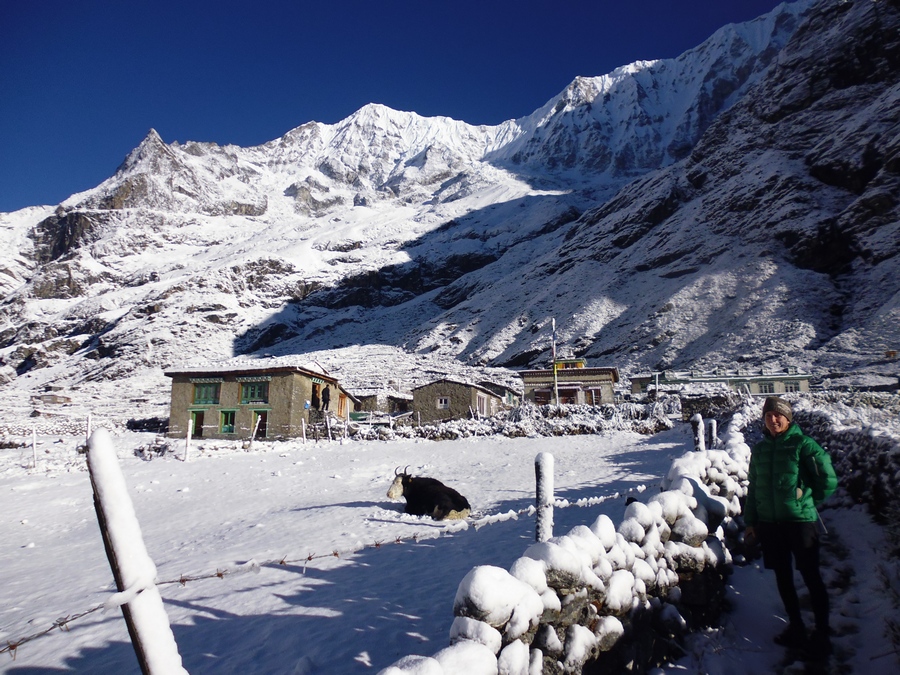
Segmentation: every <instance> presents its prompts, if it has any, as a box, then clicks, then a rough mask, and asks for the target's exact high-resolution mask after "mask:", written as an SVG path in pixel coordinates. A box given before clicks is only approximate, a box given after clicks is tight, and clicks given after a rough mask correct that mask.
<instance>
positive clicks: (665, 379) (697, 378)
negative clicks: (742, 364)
mask: <svg viewBox="0 0 900 675" xmlns="http://www.w3.org/2000/svg"><path fill="white" fill-rule="evenodd" d="M684 385H719V386H727V387H728V388H729V389H731V390H733V391H736V392H740V393H743V394H747V393H749V394H757V395H762V396H765V395H769V394H787V393H790V392H795V391H797V392H805V391H809V374H808V373H802V372H800V371H799V370H798V369H797V368H795V367H793V366H789V367H788V368H786V369H784V370H778V369H765V368H763V369H750V368H738V369H731V370H729V369H728V368H722V367H720V368H716V369H715V370H708V371H702V370H684V371H675V370H665V371H662V372H659V373H640V374H638V375H633V376H632V377H631V393H632V394H641V393H646V392H647V391H648V390H652V389H662V388H664V387H671V388H673V389H681V388H683V386H684Z"/></svg>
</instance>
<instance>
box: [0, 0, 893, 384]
mask: <svg viewBox="0 0 900 675" xmlns="http://www.w3.org/2000/svg"><path fill="white" fill-rule="evenodd" d="M871 4H872V7H869V6H868V5H866V4H865V3H863V2H848V3H834V2H830V1H819V2H800V3H791V4H790V5H782V6H780V7H779V8H777V9H776V10H775V11H773V12H772V13H770V14H769V15H766V16H765V17H761V18H760V19H757V20H755V21H754V22H749V24H742V25H741V26H732V27H725V28H723V29H721V30H720V31H718V32H717V33H716V34H714V36H712V37H711V38H710V39H709V40H708V41H706V42H705V43H704V45H701V46H699V47H697V48H695V49H694V50H691V51H690V52H687V53H686V54H685V55H682V56H681V57H678V59H672V60H667V61H657V62H641V63H638V64H632V66H626V67H623V68H620V69H617V71H614V74H611V75H609V76H601V77H599V78H583V77H579V78H576V79H575V80H573V82H572V83H571V84H570V85H569V87H567V88H566V89H565V90H564V91H563V92H561V93H560V94H559V95H558V96H557V97H554V98H553V99H551V101H550V102H548V103H547V104H546V105H545V106H542V108H539V109H538V110H537V111H535V112H534V113H532V114H531V115H527V116H525V117H522V118H519V119H518V120H510V121H507V122H504V123H503V124H501V125H497V126H494V127H487V126H479V127H474V126H471V125H467V124H465V123H463V122H458V121H455V120H450V119H449V118H442V117H435V118H421V117H419V116H417V115H416V114H415V113H404V112H399V111H393V110H390V109H389V108H386V107H384V106H380V105H378V104H370V105H367V106H364V107H363V108H361V109H360V110H359V111H357V112H356V113H354V114H353V115H351V116H350V117H348V118H347V119H346V120H343V121H342V122H339V123H338V124H335V125H323V124H320V123H316V122H309V123H306V124H303V125H301V126H299V127H296V128H295V129H292V130H291V131H289V132H288V133H287V134H285V135H284V136H283V137H281V138H280V139H275V140H273V141H269V142H267V143H264V144H262V145H259V146H254V147H251V148H239V147H237V146H218V145H216V144H210V143H196V142H187V143H184V144H179V143H173V144H168V145H167V144H166V143H164V142H163V141H162V139H161V138H160V137H159V135H158V134H157V133H156V132H155V131H153V130H151V132H149V133H148V135H147V137H146V138H145V139H144V141H142V143H141V144H139V145H138V146H137V147H136V148H135V150H133V151H132V152H131V153H129V155H128V157H126V159H125V161H124V162H123V164H122V165H121V166H120V167H119V169H118V170H117V172H116V174H115V175H114V176H112V177H110V179H108V180H107V181H104V182H103V183H101V184H100V185H99V186H97V187H96V188H94V189H92V190H88V191H85V192H82V193H79V194H76V195H73V196H72V197H70V198H69V199H67V200H65V201H64V202H63V203H62V204H61V205H59V206H58V207H56V208H55V209H53V208H52V207H47V208H32V209H26V210H23V211H20V212H16V213H14V214H0V234H2V236H3V237H4V239H3V241H4V243H6V244H7V250H8V251H11V252H12V254H8V255H7V256H6V259H4V260H3V261H2V264H0V267H2V269H0V271H4V272H5V273H6V274H5V275H0V279H2V282H3V283H4V284H5V286H3V287H2V288H3V289H4V303H3V316H4V319H5V325H6V328H5V329H4V330H3V331H0V337H2V338H3V341H2V342H0V345H2V348H0V360H2V363H3V364H4V369H5V374H6V375H5V376H6V379H7V380H8V381H9V382H8V384H7V386H6V388H7V389H8V390H9V392H10V394H9V395H10V396H12V395H14V392H15V391H16V390H17V389H19V388H26V389H28V388H30V389H39V388H40V387H43V386H49V385H51V384H52V385H54V386H57V385H62V386H73V385H77V386H81V385H87V383H94V384H95V385H96V386H100V385H102V384H103V383H111V382H116V381H119V380H122V379H128V378H133V377H135V376H136V374H137V373H143V374H146V373H155V374H154V375H152V377H155V378H156V379H155V381H156V382H157V385H156V386H157V387H159V388H161V387H163V386H164V384H165V380H164V378H162V377H161V375H160V374H159V373H160V370H161V369H163V368H166V367H169V366H170V365H172V364H174V363H176V362H178V361H179V360H183V359H184V358H190V359H211V360H216V359H221V358H227V357H230V356H235V355H252V354H258V355H263V354H270V355H274V356H278V355H289V354H297V353H300V354H305V353H315V354H318V355H319V356H320V357H321V358H320V360H321V361H322V362H323V363H326V365H328V366H329V367H331V368H335V369H336V370H339V371H342V372H343V373H344V376H345V377H346V378H350V379H352V380H355V381H356V383H357V384H358V386H363V385H366V384H371V383H373V382H376V381H380V380H381V379H383V377H384V373H385V372H391V371H396V372H398V373H399V372H402V373H403V379H404V380H405V381H407V382H412V381H414V380H415V378H416V377H420V378H421V377H425V376H427V375H428V374H432V373H435V372H440V371H441V369H443V370H444V371H445V372H449V371H453V370H455V369H457V370H458V369H461V368H465V367H471V368H476V369H483V370H490V371H492V373H493V374H494V375H499V374H500V373H499V372H498V371H497V369H498V367H499V368H500V369H501V370H502V368H510V367H520V366H526V365H534V364H536V363H541V362H543V361H545V360H546V359H547V356H548V354H549V349H550V344H549V341H550V332H549V323H550V319H551V317H555V318H556V319H557V325H558V326H559V327H560V330H559V332H558V336H559V339H560V348H561V349H562V350H564V351H566V352H568V353H573V354H577V355H583V356H585V357H587V358H589V360H591V361H592V362H598V361H603V362H608V363H609V364H610V365H618V366H619V367H620V368H621V370H622V372H623V374H624V375H626V376H627V374H628V373H629V372H634V371H636V370H645V369H662V368H668V367H679V366H684V365H686V364H694V365H697V366H698V367H701V366H702V367H705V366H713V365H717V364H718V363H732V362H735V361H738V362H741V363H747V364H751V365H761V364H770V363H779V364H781V365H797V366H799V367H802V368H805V369H808V370H818V371H825V372H827V371H833V370H850V371H866V370H868V371H871V372H887V371H889V370H890V368H891V364H890V363H886V362H885V363H881V362H880V361H879V359H878V358H876V356H877V355H878V353H879V351H881V353H882V354H883V353H884V351H886V350H887V349H888V348H890V347H891V346H892V345H896V344H898V343H900V336H898V335H897V329H896V321H895V320H896V317H897V315H898V308H897V305H898V295H897V283H896V281H894V279H895V278H896V275H895V274H894V273H895V272H896V254H897V250H896V245H895V243H894V242H895V241H896V240H897V239H900V237H895V238H894V239H892V236H893V235H895V234H896V229H897V204H896V199H895V198H894V197H893V196H892V195H894V194H897V192H896V188H897V183H896V174H897V169H896V166H897V163H898V160H897V143H896V140H895V139H894V137H893V136H891V134H892V133H893V132H892V129H894V126H893V125H894V124H895V123H896V112H895V110H896V108H897V106H895V105H892V104H894V103H895V102H896V99H897V79H896V76H895V75H894V74H893V70H892V69H893V68H894V66H895V65H897V53H896V45H895V42H896V40H894V42H892V41H891V36H892V35H893V33H891V30H893V28H894V27H895V26H896V25H897V8H896V3H895V2H889V1H888V0H881V1H880V2H877V3H871ZM840 31H843V32H840ZM823 64H824V65H823ZM810 76H813V77H814V78H815V79H814V81H811V80H810ZM673 82H674V83H676V84H673ZM682 82H685V83H687V82H690V83H691V86H690V87H688V86H684V87H681V86H680V85H678V83H682ZM810 82H812V84H810ZM663 84H665V85H666V86H663ZM603 87H607V89H606V90H603ZM673 88H674V90H673ZM686 92H688V93H686ZM601 94H602V95H601ZM607 97H609V98H608V99H607ZM588 99H590V100H588ZM598 99H599V100H601V103H602V104H601V105H598V104H597V101H598ZM619 122H623V123H619ZM610 130H614V131H615V132H616V133H620V134H621V137H620V138H618V140H617V139H616V138H614V137H613V135H612V134H611V131H610ZM860 139H865V141H863V140H860ZM792 289H798V290H799V289H803V291H804V292H803V293H800V294H799V297H798V294H797V293H794V292H792ZM873 312H874V316H870V314H872V313H873ZM354 350H355V352H358V353H359V354H370V355H371V354H373V353H378V354H379V356H378V357H377V358H371V357H368V358H364V357H360V358H358V359H357V358H355V357H354V356H353V352H354ZM388 355H391V356H390V357H389V356H388ZM882 360H883V359H882ZM347 364H353V367H355V368H358V369H359V371H360V372H354V371H353V367H349V366H348V365H347ZM423 364H428V365H427V366H425V365H423ZM507 375H509V374H508V373H507Z"/></svg>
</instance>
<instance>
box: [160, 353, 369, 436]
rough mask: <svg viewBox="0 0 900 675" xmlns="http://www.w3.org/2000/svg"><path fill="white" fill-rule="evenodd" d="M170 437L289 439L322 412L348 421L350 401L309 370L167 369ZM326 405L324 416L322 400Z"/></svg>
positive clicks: (237, 365) (259, 366) (239, 364)
mask: <svg viewBox="0 0 900 675" xmlns="http://www.w3.org/2000/svg"><path fill="white" fill-rule="evenodd" d="M165 375H166V376H167V377H171V378H172V397H171V405H170V411H169V435H170V436H184V435H185V434H186V433H187V432H188V428H190V429H191V435H192V436H193V437H195V438H201V437H202V438H221V439H231V440H237V439H244V438H249V437H250V436H251V435H253V433H254V429H255V430H256V435H255V437H256V438H275V437H292V436H300V435H302V434H303V432H304V429H305V427H306V426H308V425H309V424H310V423H315V422H317V421H319V420H320V419H321V418H322V417H323V416H324V415H325V414H326V412H327V414H330V415H332V416H334V417H337V418H338V419H342V420H346V419H348V418H349V415H350V411H351V410H352V409H353V406H354V404H355V399H354V398H353V396H352V395H350V394H349V393H347V392H346V391H345V390H344V389H343V388H342V387H341V386H340V383H339V382H338V381H337V380H336V379H335V378H334V377H331V376H330V375H328V374H327V373H325V372H324V371H321V370H318V369H315V368H313V367H304V366H299V365H287V364H279V363H277V362H274V363H268V362H264V361H263V362H259V363H255V362H253V361H236V362H234V363H233V364H231V365H229V366H227V367H209V366H203V367H195V368H185V369H181V370H170V371H167V372H166V373H165ZM326 399H327V400H328V405H327V411H326V410H325V408H326V406H325V400H326Z"/></svg>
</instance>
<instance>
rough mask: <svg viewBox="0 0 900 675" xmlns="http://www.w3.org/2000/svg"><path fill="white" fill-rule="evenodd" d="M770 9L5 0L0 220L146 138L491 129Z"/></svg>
mask: <svg viewBox="0 0 900 675" xmlns="http://www.w3.org/2000/svg"><path fill="white" fill-rule="evenodd" d="M777 4H779V3H778V2H776V1H775V0H630V1H625V0H620V2H616V3H612V2H605V1H603V0H554V1H546V0H544V1H537V0H518V1H516V2H512V1H508V0H453V1H452V2H450V1H444V0H380V1H377V0H368V1H366V2H363V1H357V0H347V1H342V0H324V1H321V2H320V1H318V0H315V1H312V2H307V1H304V0H292V1H290V2H287V1H284V0H252V1H248V0H244V1H239V0H218V1H216V2H213V1H208V0H178V1H176V0H150V1H147V0H124V1H123V0H0V212H2V211H12V210H16V209H19V208H22V207H25V206H30V205H37V204H57V203H59V202H60V201H62V200H64V199H65V198H66V197H68V196H69V195H70V194H73V193H75V192H79V191H81V190H86V189H88V188H91V187H94V186H95V185H97V184H98V183H100V182H101V181H103V180H104V179H106V178H108V177H109V176H111V175H112V174H113V173H114V172H115V170H116V167H118V166H119V164H120V163H121V161H122V160H123V159H124V157H125V155H126V154H128V152H129V151H130V150H131V149H132V148H134V147H135V146H136V145H137V144H138V143H140V141H141V140H142V139H143V138H144V136H145V135H146V134H147V131H148V130H149V129H151V128H154V129H156V130H157V131H158V132H159V134H160V135H161V136H162V138H163V139H164V140H165V141H166V142H172V141H175V140H177V141H182V142H183V141H186V140H194V141H209V142H216V143H220V144H224V143H235V144H237V145H243V146H248V145H256V144H259V143H264V142H265V141H269V140H272V139H274V138H278V137H279V136H281V135H283V134H284V133H285V132H287V131H289V130H290V129H292V128H294V127H297V126H299V125H301V124H303V123H305V122H309V121H312V120H314V121H317V122H324V123H329V124H331V123H334V122H337V121H339V120H341V119H343V118H345V117H347V116H348V115H350V114H351V113H353V112H354V111H356V110H358V109H359V108H360V107H362V106H363V105H365V104H366V103H373V102H374V103H382V104H384V105H387V106H390V107H391V108H395V109H398V110H409V111H414V112H417V113H419V114H421V115H425V116H435V115H445V116H448V117H452V118H454V119H459V120H463V121H465V122H469V123H472V124H497V123H500V122H502V121H504V120H507V119H513V118H517V117H522V116H525V115H528V114H529V113H531V112H533V111H534V110H535V109H537V108H538V107H540V106H541V105H543V104H544V103H546V102H547V101H548V100H549V99H550V98H552V97H553V96H555V95H556V94H558V93H559V92H560V91H562V90H563V89H564V88H565V87H566V85H568V84H569V83H570V82H571V81H572V80H573V79H574V78H575V77H576V76H579V75H582V76H596V75H603V74H606V73H608V72H610V71H611V70H613V69H614V68H616V67H618V66H621V65H625V64H627V63H631V62H632V61H636V60H639V59H656V58H670V57H675V56H678V55H679V54H681V53H682V52H684V51H686V50H687V49H690V48H691V47H694V46H696V45H698V44H699V43H700V42H702V41H703V40H704V39H706V38H707V37H709V35H711V34H712V33H713V32H714V31H715V30H716V29H717V28H719V27H721V26H723V25H725V24H726V23H730V22H740V21H745V20H748V19H752V18H754V17H756V16H758V15H760V14H763V13H765V12H767V11H769V10H770V9H772V8H773V7H775V6H776V5H777Z"/></svg>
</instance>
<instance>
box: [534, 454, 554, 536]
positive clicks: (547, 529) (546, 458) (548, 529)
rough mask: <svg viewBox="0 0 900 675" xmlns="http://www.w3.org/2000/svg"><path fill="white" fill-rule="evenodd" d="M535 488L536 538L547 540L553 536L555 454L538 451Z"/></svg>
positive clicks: (535, 459) (535, 467) (535, 465)
mask: <svg viewBox="0 0 900 675" xmlns="http://www.w3.org/2000/svg"><path fill="white" fill-rule="evenodd" d="M534 475H535V483H536V486H537V489H536V490H535V495H536V498H535V507H536V508H537V514H536V518H535V528H534V540H535V541H547V540H548V539H550V537H552V536H553V455H551V454H550V453H549V452H541V453H538V456H537V457H535V458H534Z"/></svg>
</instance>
